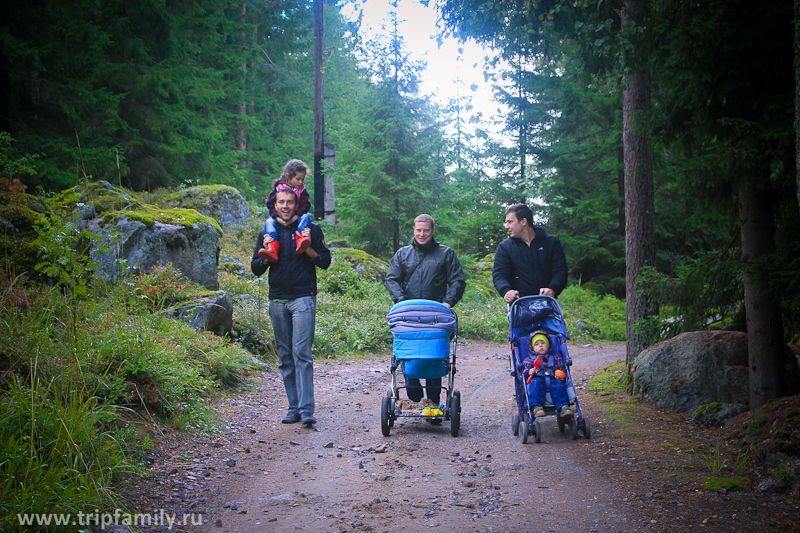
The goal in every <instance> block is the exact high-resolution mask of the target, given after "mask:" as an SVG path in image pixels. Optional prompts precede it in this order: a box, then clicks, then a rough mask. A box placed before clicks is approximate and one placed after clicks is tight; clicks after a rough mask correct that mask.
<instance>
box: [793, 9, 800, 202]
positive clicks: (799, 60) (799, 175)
mask: <svg viewBox="0 0 800 533" xmlns="http://www.w3.org/2000/svg"><path fill="white" fill-rule="evenodd" d="M794 135H795V139H794V143H795V144H794V151H795V154H794V157H795V177H796V179H797V206H798V208H800V0H794Z"/></svg>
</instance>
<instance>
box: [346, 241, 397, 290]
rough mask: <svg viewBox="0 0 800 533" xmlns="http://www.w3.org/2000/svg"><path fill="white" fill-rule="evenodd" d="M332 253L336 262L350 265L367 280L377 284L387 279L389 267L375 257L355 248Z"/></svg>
mask: <svg viewBox="0 0 800 533" xmlns="http://www.w3.org/2000/svg"><path fill="white" fill-rule="evenodd" d="M332 253H333V257H334V259H335V260H336V261H339V262H341V263H343V264H346V265H349V266H350V267H351V268H352V269H353V270H355V271H356V272H357V273H358V274H360V275H361V276H362V277H363V278H365V279H368V280H370V281H375V282H377V283H383V281H384V280H385V279H386V271H387V270H389V265H388V264H387V263H386V262H384V261H381V260H380V259H378V258H377V257H375V256H374V255H370V254H368V253H367V252H365V251H363V250H357V249H355V248H335V249H334V250H333V252H332Z"/></svg>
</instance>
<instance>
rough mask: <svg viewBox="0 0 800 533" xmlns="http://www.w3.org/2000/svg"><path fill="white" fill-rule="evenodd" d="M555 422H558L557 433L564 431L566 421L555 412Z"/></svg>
mask: <svg viewBox="0 0 800 533" xmlns="http://www.w3.org/2000/svg"><path fill="white" fill-rule="evenodd" d="M556 423H557V424H558V431H559V433H564V428H566V427H567V423H566V421H565V420H564V419H563V418H562V417H561V414H560V413H556Z"/></svg>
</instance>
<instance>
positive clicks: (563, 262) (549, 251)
mask: <svg viewBox="0 0 800 533" xmlns="http://www.w3.org/2000/svg"><path fill="white" fill-rule="evenodd" d="M505 227H506V231H508V239H506V240H504V241H503V242H501V243H500V244H499V245H498V246H497V253H495V255H494V267H493V268H492V282H493V283H494V288H495V289H497V292H499V293H500V296H502V297H503V299H504V300H505V301H506V303H511V302H513V301H514V300H516V299H517V298H519V297H520V296H536V295H540V294H541V295H544V296H551V297H553V298H558V295H559V294H561V291H563V290H564V288H565V287H566V286H567V258H566V256H565V255H564V249H563V248H562V247H561V242H560V241H559V240H558V238H557V237H554V236H553V235H548V234H547V233H545V231H544V228H541V227H539V226H534V225H533V212H532V211H531V208H530V207H528V206H527V205H525V204H514V205H512V206H510V207H509V208H508V209H506V220H505Z"/></svg>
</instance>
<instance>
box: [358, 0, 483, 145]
mask: <svg viewBox="0 0 800 533" xmlns="http://www.w3.org/2000/svg"><path fill="white" fill-rule="evenodd" d="M434 3H435V0H431V2H430V6H429V7H425V6H423V5H421V4H420V3H419V1H418V0H400V2H399V5H398V7H397V20H398V23H399V24H398V30H399V32H400V34H401V35H402V36H403V38H404V43H405V46H406V49H407V51H408V52H410V53H411V56H412V58H414V59H422V60H424V61H426V62H427V63H428V66H427V68H426V69H425V70H424V71H423V72H422V74H421V77H422V82H421V86H420V88H421V91H422V92H423V93H424V94H428V95H431V96H432V97H433V99H434V100H435V101H438V102H439V103H441V104H445V103H447V100H448V99H451V98H456V97H457V96H459V91H461V96H465V95H466V96H471V97H472V98H473V102H472V103H473V105H474V106H475V111H473V113H475V112H480V113H482V116H483V120H484V122H485V123H484V124H482V127H484V128H487V129H493V128H489V124H488V121H489V120H492V119H493V118H494V115H495V114H496V109H497V104H496V103H495V102H494V99H493V97H492V86H491V83H490V82H487V81H485V80H484V75H483V71H484V68H483V66H484V58H485V57H486V56H487V55H488V54H489V53H490V52H487V50H485V49H484V48H483V47H481V46H478V45H476V44H475V43H471V42H467V43H459V42H458V41H457V40H456V39H454V38H450V39H446V40H445V41H444V42H443V43H442V46H441V47H439V46H438V45H437V42H436V35H437V34H438V33H439V29H438V28H437V27H436V20H437V13H436V9H435V8H434V7H433V5H434ZM391 9H392V7H391V5H390V3H389V1H388V0H362V1H361V2H359V3H358V4H356V5H355V7H354V6H353V5H352V4H351V5H348V6H345V8H344V9H343V10H342V12H343V13H344V15H345V16H346V17H352V18H353V19H355V18H356V17H357V15H358V12H357V10H362V11H363V12H364V19H363V24H362V29H363V30H364V31H366V32H370V31H371V32H376V33H377V32H384V30H382V29H381V25H382V24H383V25H385V26H387V27H389V12H390V11H391ZM459 80H460V82H459Z"/></svg>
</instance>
